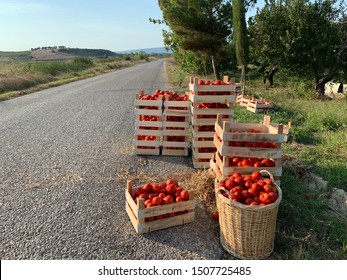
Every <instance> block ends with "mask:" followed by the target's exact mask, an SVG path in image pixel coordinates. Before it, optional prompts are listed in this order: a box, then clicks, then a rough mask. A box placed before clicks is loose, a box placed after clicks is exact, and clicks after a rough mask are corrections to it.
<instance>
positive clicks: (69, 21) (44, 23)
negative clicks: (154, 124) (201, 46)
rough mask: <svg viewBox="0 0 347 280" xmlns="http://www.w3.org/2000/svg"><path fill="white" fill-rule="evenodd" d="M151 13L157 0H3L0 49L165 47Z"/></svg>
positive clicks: (154, 13)
mask: <svg viewBox="0 0 347 280" xmlns="http://www.w3.org/2000/svg"><path fill="white" fill-rule="evenodd" d="M254 11H255V9H254ZM150 17H152V18H162V14H161V11H160V9H159V6H158V1H157V0H94V1H91V0H55V1H53V0H7V1H2V0H0V50H1V51H22V50H29V49H30V48H34V47H42V46H60V45H64V46H67V47H76V48H97V49H108V50H111V51H122V50H133V49H140V48H152V47H161V46H163V39H162V31H161V30H162V29H163V26H160V25H157V24H156V25H154V24H152V23H150V22H149V21H148V18H150Z"/></svg>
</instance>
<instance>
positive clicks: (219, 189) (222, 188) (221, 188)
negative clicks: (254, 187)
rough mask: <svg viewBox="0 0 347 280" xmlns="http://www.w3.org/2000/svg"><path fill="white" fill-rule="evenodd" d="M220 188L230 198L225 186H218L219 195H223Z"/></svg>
mask: <svg viewBox="0 0 347 280" xmlns="http://www.w3.org/2000/svg"><path fill="white" fill-rule="evenodd" d="M221 190H223V191H225V192H226V194H227V196H228V198H229V199H230V200H231V195H230V192H229V191H228V190H227V189H226V188H224V187H220V188H219V187H218V193H220V194H221V195H223V194H222V193H221Z"/></svg>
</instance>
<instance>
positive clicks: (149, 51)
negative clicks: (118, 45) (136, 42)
mask: <svg viewBox="0 0 347 280" xmlns="http://www.w3.org/2000/svg"><path fill="white" fill-rule="evenodd" d="M139 52H145V53H147V54H171V51H167V50H166V49H165V48H163V47H160V48H146V49H137V50H128V51H116V53H118V54H129V53H139Z"/></svg>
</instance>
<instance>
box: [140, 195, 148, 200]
mask: <svg viewBox="0 0 347 280" xmlns="http://www.w3.org/2000/svg"><path fill="white" fill-rule="evenodd" d="M139 198H142V199H144V200H146V199H147V198H148V195H147V194H146V193H142V194H140V195H139Z"/></svg>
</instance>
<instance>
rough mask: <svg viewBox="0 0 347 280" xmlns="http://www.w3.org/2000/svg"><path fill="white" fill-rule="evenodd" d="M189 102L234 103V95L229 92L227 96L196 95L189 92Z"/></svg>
mask: <svg viewBox="0 0 347 280" xmlns="http://www.w3.org/2000/svg"><path fill="white" fill-rule="evenodd" d="M188 95H189V100H190V101H191V102H193V103H235V101H236V94H235V93H234V92H230V94H229V95H197V94H195V93H194V92H189V93H188Z"/></svg>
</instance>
